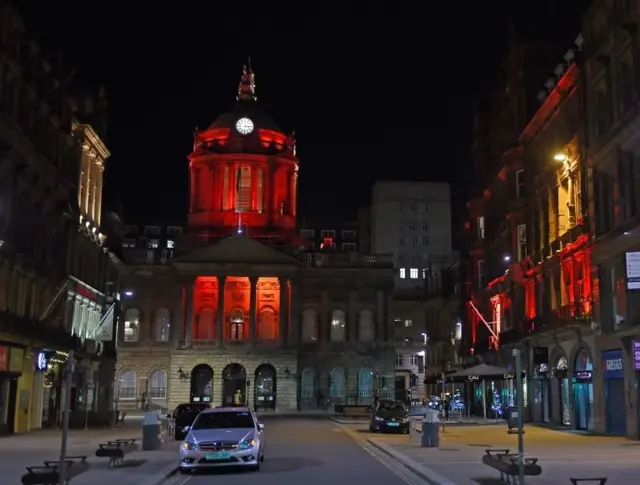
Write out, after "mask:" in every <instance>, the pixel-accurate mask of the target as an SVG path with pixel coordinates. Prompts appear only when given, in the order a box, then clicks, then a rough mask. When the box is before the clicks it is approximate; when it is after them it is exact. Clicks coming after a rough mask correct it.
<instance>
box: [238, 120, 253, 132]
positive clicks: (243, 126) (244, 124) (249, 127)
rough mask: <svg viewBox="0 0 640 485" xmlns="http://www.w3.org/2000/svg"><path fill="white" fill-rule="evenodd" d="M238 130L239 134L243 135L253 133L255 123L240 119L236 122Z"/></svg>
mask: <svg viewBox="0 0 640 485" xmlns="http://www.w3.org/2000/svg"><path fill="white" fill-rule="evenodd" d="M236 130H238V133H240V134H241V135H248V134H249V133H251V132H252V131H253V121H251V120H250V119H249V118H240V119H239V120H238V121H236Z"/></svg>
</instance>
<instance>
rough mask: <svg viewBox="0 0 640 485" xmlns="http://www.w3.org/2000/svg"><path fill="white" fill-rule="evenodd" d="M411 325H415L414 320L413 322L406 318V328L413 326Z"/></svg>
mask: <svg viewBox="0 0 640 485" xmlns="http://www.w3.org/2000/svg"><path fill="white" fill-rule="evenodd" d="M411 325H413V322H412V321H411V320H405V321H404V326H405V327H406V328H410V327H411Z"/></svg>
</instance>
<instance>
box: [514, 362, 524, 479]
mask: <svg viewBox="0 0 640 485" xmlns="http://www.w3.org/2000/svg"><path fill="white" fill-rule="evenodd" d="M513 357H514V360H515V361H516V392H517V394H516V397H517V399H518V479H519V481H520V485H524V396H523V395H522V393H523V386H522V366H521V362H520V350H519V349H513Z"/></svg>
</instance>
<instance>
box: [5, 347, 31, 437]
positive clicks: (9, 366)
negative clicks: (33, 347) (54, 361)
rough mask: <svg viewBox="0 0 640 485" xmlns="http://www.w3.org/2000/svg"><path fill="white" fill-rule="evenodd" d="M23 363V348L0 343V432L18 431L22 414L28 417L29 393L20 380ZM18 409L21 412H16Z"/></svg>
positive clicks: (20, 426)
mask: <svg viewBox="0 0 640 485" xmlns="http://www.w3.org/2000/svg"><path fill="white" fill-rule="evenodd" d="M23 363H24V349H22V348H20V347H14V346H10V345H3V344H0V434H13V433H16V432H18V431H20V430H21V429H22V427H23V423H22V420H21V417H22V415H24V416H26V417H28V414H29V410H28V403H29V398H30V393H29V392H24V389H23V383H22V382H20V381H21V377H22V375H23V374H22V367H23ZM25 405H26V406H27V408H26V409H24V407H25ZM19 409H21V410H22V411H23V412H22V413H18V412H17V411H18V410H19Z"/></svg>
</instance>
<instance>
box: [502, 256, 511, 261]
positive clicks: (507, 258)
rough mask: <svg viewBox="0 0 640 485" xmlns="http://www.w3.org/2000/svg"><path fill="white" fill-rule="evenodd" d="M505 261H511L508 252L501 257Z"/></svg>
mask: <svg viewBox="0 0 640 485" xmlns="http://www.w3.org/2000/svg"><path fill="white" fill-rule="evenodd" d="M503 259H504V262H505V263H508V262H510V261H511V256H509V255H508V254H507V255H506V256H505V257H504V258H503Z"/></svg>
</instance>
